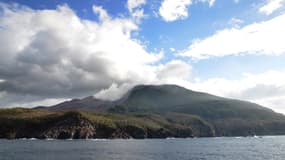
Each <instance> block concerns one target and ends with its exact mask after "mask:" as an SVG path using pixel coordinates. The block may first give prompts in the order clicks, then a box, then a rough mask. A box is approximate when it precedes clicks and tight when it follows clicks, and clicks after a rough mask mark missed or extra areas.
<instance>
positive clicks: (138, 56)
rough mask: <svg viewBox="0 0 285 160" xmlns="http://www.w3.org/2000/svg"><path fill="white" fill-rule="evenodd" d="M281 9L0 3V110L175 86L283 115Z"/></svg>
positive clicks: (250, 1) (205, 1)
mask: <svg viewBox="0 0 285 160" xmlns="http://www.w3.org/2000/svg"><path fill="white" fill-rule="evenodd" d="M284 43H285V0H152V1H150V0H120V1H118V0H84V1H82V0H46V1H39V0H0V56H1V58H0V107H19V106H22V107H34V106H39V105H53V104H56V103H59V102H62V101H64V100H69V99H72V98H82V97H86V96H90V95H94V96H95V97H96V98H101V99H107V100H115V99H118V98H120V97H121V96H122V95H123V94H124V93H125V92H127V91H128V90H129V89H130V88H132V87H133V86H135V85H138V84H157V85H158V84H177V85H180V86H183V87H186V88H188V89H191V90H195V91H202V92H208V93H211V94H215V95H218V96H223V97H228V98H235V99H241V100H246V101H251V102H254V103H258V104H260V105H263V106H266V107H269V108H271V109H273V110H274V111H276V112H280V113H285V44H284Z"/></svg>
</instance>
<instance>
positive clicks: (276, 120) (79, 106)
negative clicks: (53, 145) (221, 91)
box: [0, 85, 285, 138]
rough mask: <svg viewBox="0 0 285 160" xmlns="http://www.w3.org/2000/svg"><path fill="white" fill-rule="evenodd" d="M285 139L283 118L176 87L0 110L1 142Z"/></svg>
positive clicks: (147, 87) (151, 87)
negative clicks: (114, 97) (28, 139)
mask: <svg viewBox="0 0 285 160" xmlns="http://www.w3.org/2000/svg"><path fill="white" fill-rule="evenodd" d="M281 134H282V135H283V134H285V116H284V115H282V114H279V113H276V112H274V111H272V110H270V109H268V108H265V107H263V106H260V105H258V104H255V103H250V102H246V101H240V100H235V99H228V98H223V97H218V96H214V95H210V94H207V93H202V92H195V91H192V90H188V89H186V88H183V87H180V86H177V85H139V86H136V87H134V88H132V89H131V90H130V91H129V92H127V93H126V94H125V95H124V96H123V97H122V98H121V99H119V100H116V101H106V100H100V99H96V98H94V97H92V96H90V97H86V98H83V99H74V100H71V101H66V102H63V103H60V104H57V105H54V106H50V107H39V108H34V109H4V110H0V138H23V137H31V136H33V137H37V138H166V137H212V136H253V135H281Z"/></svg>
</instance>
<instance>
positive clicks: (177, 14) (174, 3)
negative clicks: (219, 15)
mask: <svg viewBox="0 0 285 160" xmlns="http://www.w3.org/2000/svg"><path fill="white" fill-rule="evenodd" d="M193 2H196V3H199V2H202V3H208V4H209V6H210V7H212V6H213V5H214V3H215V0H163V1H162V3H161V6H160V8H159V15H160V16H161V17H162V18H163V20H165V21H166V22H172V21H176V20H179V19H185V18H187V17H188V14H189V13H188V7H189V6H190V5H192V3H193Z"/></svg>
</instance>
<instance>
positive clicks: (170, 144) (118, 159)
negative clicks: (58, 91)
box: [0, 136, 285, 160]
mask: <svg viewBox="0 0 285 160" xmlns="http://www.w3.org/2000/svg"><path fill="white" fill-rule="evenodd" d="M0 160H285V136H264V137H218V138H186V139H180V138H178V139H176V138H168V139H143V140H137V139H127V140H123V139H116V140H106V139H88V140H53V139H48V140H37V139H17V140H4V139H2V140H0Z"/></svg>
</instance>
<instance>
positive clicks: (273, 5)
mask: <svg viewBox="0 0 285 160" xmlns="http://www.w3.org/2000/svg"><path fill="white" fill-rule="evenodd" d="M284 2H285V1H284V0H266V2H265V4H264V5H263V6H261V7H260V8H259V12H261V13H264V14H266V15H270V14H272V13H273V12H274V11H276V10H277V9H279V8H281V7H282V6H283V5H284Z"/></svg>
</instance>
